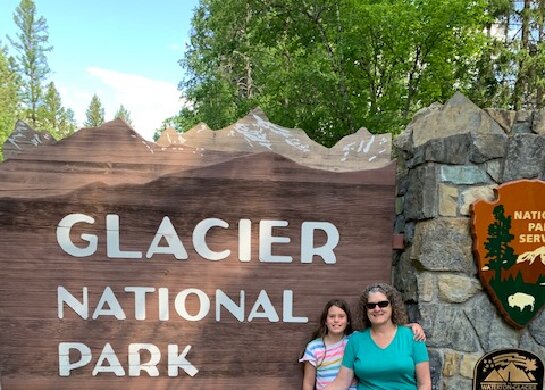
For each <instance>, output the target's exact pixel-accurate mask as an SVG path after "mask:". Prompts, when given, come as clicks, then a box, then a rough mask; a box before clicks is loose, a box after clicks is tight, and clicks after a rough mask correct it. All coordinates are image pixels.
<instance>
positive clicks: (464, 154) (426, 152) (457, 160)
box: [409, 133, 503, 167]
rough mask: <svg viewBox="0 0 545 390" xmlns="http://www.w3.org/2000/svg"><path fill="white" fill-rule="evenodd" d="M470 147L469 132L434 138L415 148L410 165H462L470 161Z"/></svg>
mask: <svg viewBox="0 0 545 390" xmlns="http://www.w3.org/2000/svg"><path fill="white" fill-rule="evenodd" d="M470 147H471V134H469V133H464V134H455V135H451V136H449V137H446V138H438V139H432V140H429V141H428V142H426V143H425V144H423V145H421V146H419V147H417V148H415V149H414V151H413V158H412V159H411V160H410V163H409V166H410V167H414V166H416V165H421V164H423V163H425V162H437V163H443V164H454V165H462V164H465V163H467V161H468V155H469V154H470V153H469V151H470ZM502 155H503V154H502Z"/></svg>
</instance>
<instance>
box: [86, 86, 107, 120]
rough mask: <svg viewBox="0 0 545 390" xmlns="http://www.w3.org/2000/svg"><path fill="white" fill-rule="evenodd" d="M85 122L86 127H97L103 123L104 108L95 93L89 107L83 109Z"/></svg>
mask: <svg viewBox="0 0 545 390" xmlns="http://www.w3.org/2000/svg"><path fill="white" fill-rule="evenodd" d="M85 118H86V119H85V123H84V125H85V126H87V127H97V126H100V125H101V124H103V123H104V108H103V107H102V103H101V102H100V99H99V98H98V96H97V94H96V93H95V94H94V95H93V97H92V98H91V103H90V104H89V108H87V110H85Z"/></svg>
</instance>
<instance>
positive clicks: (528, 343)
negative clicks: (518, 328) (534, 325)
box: [519, 329, 545, 363]
mask: <svg viewBox="0 0 545 390" xmlns="http://www.w3.org/2000/svg"><path fill="white" fill-rule="evenodd" d="M519 348H520V349H525V350H526V351H530V352H532V353H534V354H536V355H537V357H539V358H540V359H541V361H542V362H544V363H545V346H543V345H540V344H539V343H538V342H537V341H536V340H535V339H534V338H533V337H532V335H531V334H530V332H528V330H527V329H524V330H523V331H522V332H521V335H520V343H519Z"/></svg>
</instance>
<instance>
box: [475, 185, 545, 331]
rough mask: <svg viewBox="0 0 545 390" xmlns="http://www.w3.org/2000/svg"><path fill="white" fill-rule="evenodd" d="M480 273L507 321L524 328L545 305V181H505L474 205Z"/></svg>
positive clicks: (477, 257)
mask: <svg viewBox="0 0 545 390" xmlns="http://www.w3.org/2000/svg"><path fill="white" fill-rule="evenodd" d="M472 234H473V250H474V253H475V257H476V260H477V263H478V270H479V277H480V279H481V282H482V283H483V285H484V286H485V287H486V289H487V291H488V293H489V295H490V297H491V298H492V300H493V301H494V302H495V304H496V306H497V307H498V309H499V310H500V311H501V313H502V314H503V316H504V318H505V320H506V321H507V322H508V323H510V324H511V325H513V326H514V327H516V328H522V327H524V326H525V325H526V324H528V322H529V321H530V320H531V319H532V318H534V317H535V316H536V315H537V314H538V313H539V312H540V310H541V309H542V308H543V306H544V305H545V182H542V181H539V180H520V181H516V182H511V183H506V184H503V185H501V186H500V187H499V188H498V189H497V190H496V200H494V201H492V202H488V201H485V200H480V201H477V202H475V203H474V204H473V205H472Z"/></svg>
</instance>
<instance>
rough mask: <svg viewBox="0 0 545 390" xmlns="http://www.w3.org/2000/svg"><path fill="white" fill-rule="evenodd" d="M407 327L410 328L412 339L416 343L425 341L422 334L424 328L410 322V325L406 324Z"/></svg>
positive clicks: (424, 334) (424, 336)
mask: <svg viewBox="0 0 545 390" xmlns="http://www.w3.org/2000/svg"><path fill="white" fill-rule="evenodd" d="M407 326H409V327H411V329H412V331H413V336H414V337H413V338H414V339H415V340H416V341H426V333H424V328H422V326H421V325H420V324H419V323H416V322H411V323H410V324H407Z"/></svg>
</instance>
